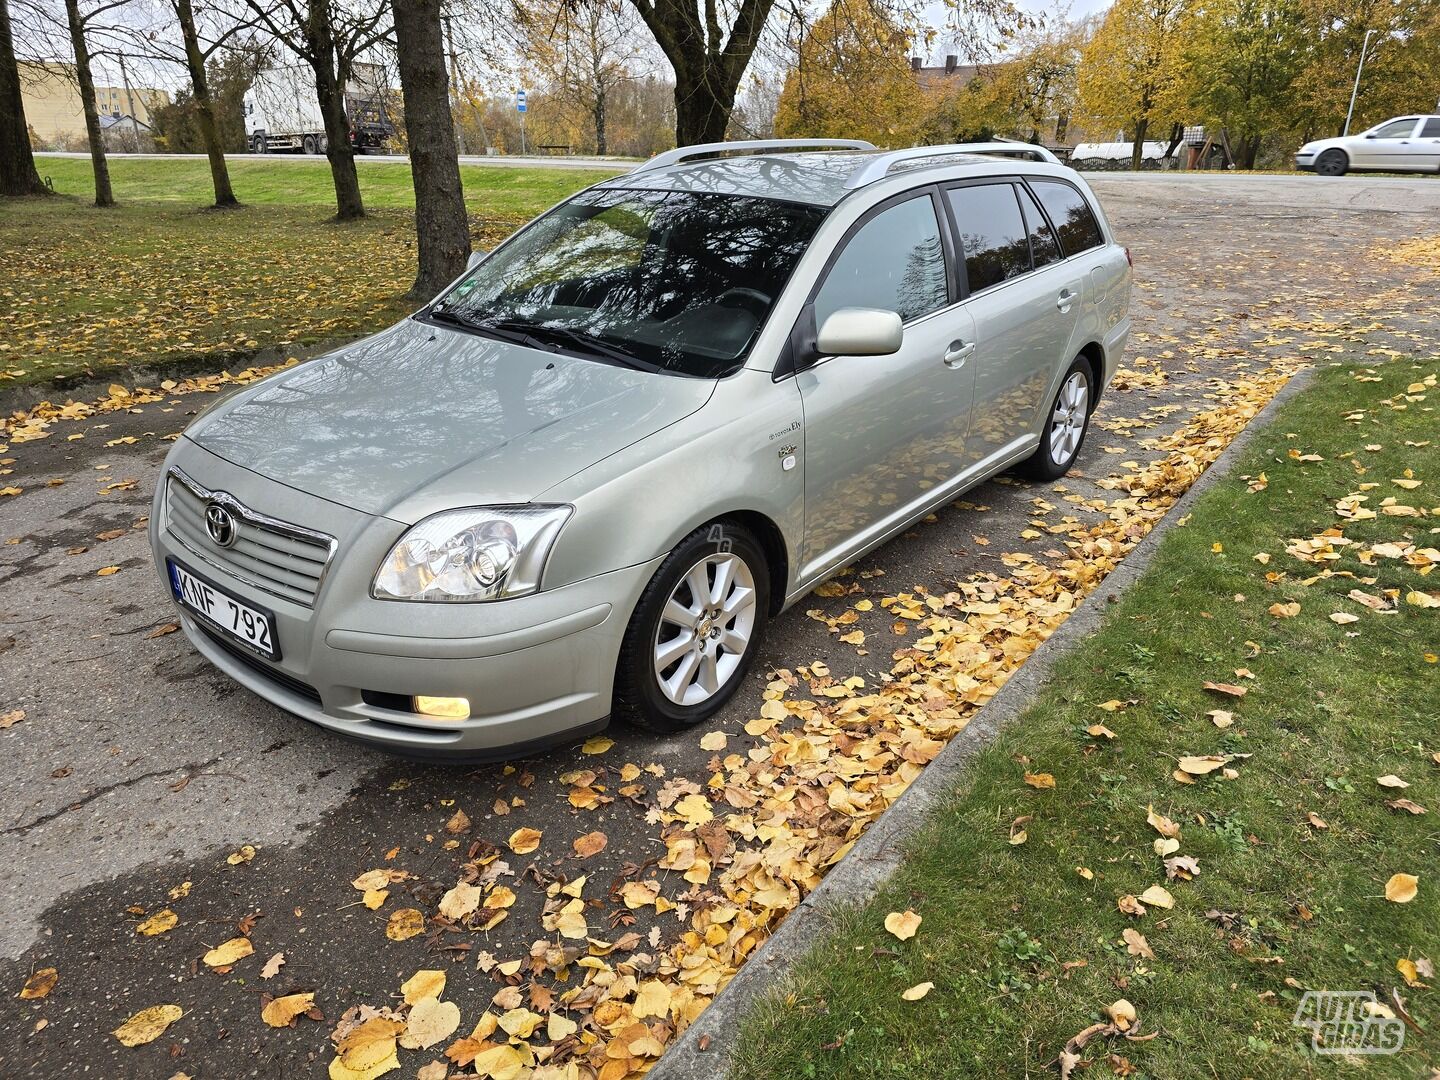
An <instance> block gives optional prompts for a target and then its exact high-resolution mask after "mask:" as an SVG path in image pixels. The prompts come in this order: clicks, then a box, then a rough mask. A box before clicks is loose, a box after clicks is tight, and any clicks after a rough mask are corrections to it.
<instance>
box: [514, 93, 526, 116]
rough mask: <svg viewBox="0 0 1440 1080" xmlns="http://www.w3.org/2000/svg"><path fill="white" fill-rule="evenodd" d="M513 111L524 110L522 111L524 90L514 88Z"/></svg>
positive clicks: (523, 107)
mask: <svg viewBox="0 0 1440 1080" xmlns="http://www.w3.org/2000/svg"><path fill="white" fill-rule="evenodd" d="M515 111H516V112H524V111H525V91H524V90H516V91H515Z"/></svg>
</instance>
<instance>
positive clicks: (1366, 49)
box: [1340, 30, 1376, 138]
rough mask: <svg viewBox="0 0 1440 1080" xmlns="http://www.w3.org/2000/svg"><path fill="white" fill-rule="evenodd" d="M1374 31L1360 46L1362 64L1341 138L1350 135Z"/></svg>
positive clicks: (1367, 33)
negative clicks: (1351, 121)
mask: <svg viewBox="0 0 1440 1080" xmlns="http://www.w3.org/2000/svg"><path fill="white" fill-rule="evenodd" d="M1375 32H1376V31H1374V30H1366V31H1365V41H1364V42H1363V43H1362V44H1361V46H1360V63H1359V64H1357V65H1356V66H1355V89H1353V90H1351V91H1350V109H1349V111H1348V112H1346V113H1345V130H1344V131H1342V132H1341V133H1340V136H1341V138H1344V137H1345V136H1346V135H1349V134H1350V118H1351V117H1352V116H1354V115H1355V98H1356V97H1357V96H1358V95H1359V93H1360V73H1361V72H1362V71H1364V70H1365V54H1366V53H1367V52H1369V51H1370V35H1371V34H1374V33H1375Z"/></svg>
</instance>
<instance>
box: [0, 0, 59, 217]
mask: <svg viewBox="0 0 1440 1080" xmlns="http://www.w3.org/2000/svg"><path fill="white" fill-rule="evenodd" d="M48 190H49V189H48V188H46V187H45V185H44V184H43V183H42V182H41V180H40V174H39V172H37V171H36V169H35V155H34V154H33V153H32V152H31V150H30V131H29V126H28V125H27V124H26V122H25V102H24V100H23V98H22V97H21V94H20V65H19V64H18V63H16V61H15V39H14V35H13V34H12V33H11V30H10V4H9V0H0V195H43V194H45V193H46V192H47V191H48Z"/></svg>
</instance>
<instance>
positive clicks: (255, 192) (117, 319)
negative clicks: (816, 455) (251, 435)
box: [0, 158, 607, 389]
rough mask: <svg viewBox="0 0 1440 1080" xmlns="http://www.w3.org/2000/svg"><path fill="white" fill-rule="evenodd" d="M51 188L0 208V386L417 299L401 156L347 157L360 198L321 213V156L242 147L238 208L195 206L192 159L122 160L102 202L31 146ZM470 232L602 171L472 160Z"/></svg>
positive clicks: (227, 357)
mask: <svg viewBox="0 0 1440 1080" xmlns="http://www.w3.org/2000/svg"><path fill="white" fill-rule="evenodd" d="M42 163H43V167H44V172H45V173H46V175H49V176H50V177H51V178H52V180H54V182H55V185H56V188H57V190H59V191H60V192H62V193H68V194H67V195H66V196H65V197H61V198H52V199H23V200H22V199H12V200H7V201H6V203H5V207H4V211H5V212H4V215H3V217H0V259H3V260H4V265H5V268H6V272H5V274H4V275H3V277H0V306H3V307H4V308H5V309H6V311H7V315H8V317H7V319H6V320H5V321H4V323H3V324H0V389H3V388H4V387H6V386H14V385H25V384H35V383H57V382H58V383H60V384H61V385H63V384H64V382H65V381H66V380H74V379H82V378H89V377H95V376H109V377H114V378H121V379H123V378H125V375H124V374H123V373H124V370H125V369H126V368H128V367H131V366H133V365H154V364H172V363H183V362H185V361H193V362H194V364H195V366H208V367H210V368H214V367H217V366H219V365H221V364H228V363H232V362H235V361H237V360H240V359H243V358H245V357H248V356H251V355H253V354H254V353H255V352H257V351H258V350H260V349H264V348H267V347H271V346H277V345H281V346H288V345H291V344H302V345H303V344H312V343H315V342H320V341H329V340H334V339H339V338H347V337H355V336H358V335H361V334H365V333H370V332H372V331H375V330H378V329H380V328H382V327H384V326H387V325H389V324H390V323H392V322H394V321H395V320H396V319H398V318H400V317H401V316H402V315H404V314H405V313H406V312H408V311H410V310H411V309H413V307H414V305H413V304H411V303H409V302H408V301H405V300H404V299H403V298H402V293H403V292H404V291H405V290H406V289H407V288H409V285H410V282H411V281H412V280H413V278H414V274H415V236H414V229H413V211H412V209H411V207H412V205H413V198H412V195H411V188H410V169H409V167H408V166H406V165H399V164H382V163H374V164H372V165H367V166H365V167H363V168H361V170H360V177H361V186H362V189H363V190H364V193H365V198H366V201H367V204H368V206H369V207H370V213H369V216H368V217H367V218H366V219H365V220H363V221H358V222H351V223H346V224H343V225H341V224H336V223H334V222H332V221H330V220H328V215H329V213H330V212H331V207H332V205H333V203H332V199H333V195H332V189H331V188H330V172H329V170H328V169H327V168H325V167H324V162H323V161H321V160H316V161H313V162H292V161H274V162H266V161H237V162H234V163H232V175H233V179H234V183H235V187H236V190H237V192H238V193H239V195H240V198H241V199H242V200H243V201H244V202H245V204H246V205H245V206H244V207H243V208H241V209H239V210H233V211H224V212H217V211H214V210H204V209H201V207H202V206H203V204H204V202H205V200H206V198H207V197H208V195H209V172H208V171H207V167H206V165H205V162H204V161H203V160H201V161H188V160H187V161H172V160H158V161H147V160H143V159H117V160H116V161H114V162H112V163H111V170H112V177H113V179H114V182H115V190H116V196H117V198H118V199H119V200H120V205H119V206H117V207H115V208H113V209H108V210H97V209H96V208H95V207H93V206H91V205H89V204H88V202H86V201H84V199H86V198H88V197H89V193H90V191H91V190H92V189H91V186H90V174H89V162H88V161H82V160H75V159H57V158H47V159H43V162H42ZM463 171H464V173H465V185H466V187H465V193H466V200H467V204H468V205H469V207H470V210H471V223H470V224H471V233H472V235H473V236H474V238H475V242H476V243H477V244H479V245H480V246H482V247H492V246H494V245H495V244H496V243H498V242H499V241H500V240H502V239H504V237H505V236H507V235H508V234H509V233H510V232H511V231H513V230H514V229H515V228H516V227H517V226H519V225H520V224H522V223H524V222H525V221H526V220H527V219H529V218H530V217H532V216H534V215H535V214H538V213H540V212H541V211H542V210H544V209H545V208H547V207H548V206H550V205H552V204H553V203H555V202H557V201H559V200H560V199H562V198H564V197H566V196H567V195H569V194H571V193H572V192H574V191H576V190H577V189H579V188H581V187H584V186H586V185H587V184H591V183H594V182H595V181H597V180H599V179H602V178H603V177H604V176H605V175H607V174H604V173H592V172H588V171H584V172H582V171H578V170H563V169H510V168H484V167H471V168H468V169H465V170H463Z"/></svg>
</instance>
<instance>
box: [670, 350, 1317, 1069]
mask: <svg viewBox="0 0 1440 1080" xmlns="http://www.w3.org/2000/svg"><path fill="white" fill-rule="evenodd" d="M1313 370H1314V369H1306V370H1305V371H1302V372H1300V373H1298V374H1297V375H1295V376H1294V377H1293V378H1291V380H1290V381H1289V382H1288V383H1286V384H1285V385H1284V386H1283V387H1281V388H1280V391H1279V392H1278V393H1277V394H1276V395H1275V396H1274V397H1273V398H1271V399H1270V401H1269V402H1268V403H1267V404H1266V405H1265V407H1264V408H1263V409H1261V410H1260V412H1259V413H1257V414H1256V415H1255V418H1254V419H1253V420H1251V421H1250V423H1249V424H1247V425H1246V426H1245V428H1244V430H1242V431H1241V432H1240V433H1239V434H1238V435H1236V437H1235V438H1234V440H1233V441H1232V442H1231V443H1230V445H1229V446H1227V447H1226V448H1225V449H1224V450H1223V451H1222V452H1221V454H1220V456H1219V457H1218V458H1216V459H1215V461H1214V463H1213V464H1211V466H1210V468H1208V469H1206V470H1205V472H1204V474H1203V475H1202V476H1201V477H1200V478H1199V479H1198V480H1196V481H1195V483H1194V484H1193V485H1191V487H1190V490H1189V491H1187V492H1185V494H1184V495H1182V496H1181V497H1180V499H1179V500H1178V501H1177V502H1176V503H1175V505H1174V506H1172V507H1171V508H1170V510H1169V512H1168V513H1166V515H1165V516H1164V517H1163V518H1162V519H1161V520H1160V521H1159V522H1157V523H1156V525H1155V527H1154V528H1153V529H1152V530H1151V531H1150V533H1149V535H1148V536H1146V537H1145V538H1144V539H1143V540H1141V541H1140V543H1139V544H1137V545H1136V546H1135V548H1134V550H1133V551H1131V552H1130V554H1129V555H1127V556H1125V558H1124V559H1123V560H1122V561H1121V563H1120V565H1119V566H1118V567H1116V568H1115V569H1114V570H1113V571H1112V572H1111V573H1110V576H1109V577H1107V578H1106V579H1105V580H1104V582H1103V583H1102V584H1101V585H1100V587H1099V588H1097V589H1096V590H1095V591H1094V592H1093V593H1091V594H1090V596H1089V597H1087V598H1086V599H1085V602H1084V603H1082V604H1081V605H1080V607H1079V608H1077V609H1076V611H1075V613H1074V614H1073V615H1071V616H1070V618H1068V619H1066V620H1065V622H1064V623H1062V624H1061V625H1060V628H1059V629H1058V630H1056V631H1055V633H1053V634H1052V635H1051V636H1050V638H1049V639H1048V640H1047V641H1045V642H1044V644H1042V645H1041V646H1040V647H1039V648H1038V649H1036V650H1035V652H1034V653H1033V654H1032V655H1031V657H1030V658H1029V659H1028V660H1026V661H1025V663H1024V664H1022V665H1021V666H1020V668H1019V669H1018V670H1017V671H1016V672H1015V674H1014V675H1012V676H1011V677H1010V680H1009V681H1008V682H1006V684H1005V685H1004V686H1003V687H1001V689H1000V691H999V693H997V694H996V695H995V696H994V697H993V698H991V699H990V701H989V702H987V703H986V704H985V706H984V707H983V708H981V709H980V711H979V712H977V713H976V714H975V716H974V718H973V719H971V721H970V723H969V725H968V726H967V727H966V728H965V730H964V731H962V732H961V733H960V734H959V735H957V736H955V738H953V739H951V740H950V742H949V743H948V744H947V745H946V746H945V749H944V750H942V751H941V752H940V754H939V755H938V756H937V757H936V758H935V760H934V761H932V762H931V763H930V764H929V765H927V766H926V767H925V770H924V771H923V772H922V773H921V774H920V776H919V777H918V778H917V779H916V780H915V782H914V783H913V784H911V785H910V787H909V788H908V789H906V791H905V793H904V794H903V795H902V796H901V797H900V798H899V799H897V800H896V801H895V803H894V805H893V806H891V807H890V808H889V809H888V810H886V811H885V813H884V814H882V815H881V816H880V818H879V819H878V820H877V821H876V822H875V823H874V824H873V825H871V826H870V828H869V829H867V830H866V832H865V834H864V835H863V836H862V837H861V838H860V839H859V840H858V841H857V842H856V844H855V846H854V848H852V849H851V851H850V854H849V855H847V856H846V857H845V858H844V859H842V860H841V861H840V863H839V864H838V865H837V866H836V867H835V869H834V870H832V871H831V872H830V873H829V874H828V875H827V876H826V877H825V879H824V880H823V881H822V882H821V883H820V884H819V885H818V886H817V887H816V888H815V890H814V891H813V892H812V893H810V895H809V896H807V897H806V898H805V899H804V900H803V901H801V903H800V906H799V907H797V908H796V909H795V910H794V911H792V912H791V913H790V915H789V916H788V917H787V918H786V920H785V921H784V923H782V924H781V926H780V929H779V930H777V931H776V932H775V933H774V934H773V935H772V936H771V937H770V939H769V940H768V941H766V942H765V944H764V945H762V946H761V947H760V949H759V950H758V951H757V952H756V953H755V955H754V956H752V957H751V958H750V959H749V960H748V961H747V962H746V964H745V966H744V967H742V968H741V969H740V971H739V972H738V973H737V974H736V975H735V977H734V978H733V979H731V980H730V982H729V984H728V985H727V986H726V987H725V989H724V990H722V991H721V992H720V993H719V995H717V996H716V998H715V1000H714V1001H713V1002H711V1003H710V1006H709V1007H708V1008H707V1009H706V1010H705V1011H704V1012H703V1013H702V1014H701V1015H700V1018H699V1019H698V1020H697V1021H695V1023H693V1024H691V1025H690V1027H689V1028H688V1029H686V1031H685V1034H684V1035H682V1036H681V1037H680V1038H679V1039H678V1040H677V1041H676V1042H675V1044H674V1045H673V1046H671V1048H670V1049H669V1050H668V1051H666V1053H665V1056H664V1057H662V1058H661V1059H660V1061H659V1062H658V1063H657V1064H656V1066H655V1067H654V1068H653V1069H651V1070H650V1072H649V1074H648V1075H649V1077H650V1080H702V1078H714V1080H722V1078H723V1077H724V1076H725V1075H726V1072H727V1069H728V1065H729V1061H730V1053H731V1050H732V1049H733V1047H734V1045H735V1041H736V1039H737V1036H738V1034H739V1030H740V1023H741V1021H742V1020H743V1019H744V1017H745V1015H746V1014H747V1013H748V1012H749V1011H750V1009H751V1008H752V1007H753V1006H754V1005H755V1004H756V1003H757V1002H758V1001H759V1000H760V999H761V998H762V997H764V996H765V995H767V994H769V993H770V992H772V991H774V990H776V989H777V988H779V987H780V986H781V985H782V984H783V982H784V980H785V979H786V977H787V976H788V974H789V969H790V967H791V965H792V964H793V963H794V962H795V961H796V960H798V959H799V958H800V957H802V956H803V955H804V954H805V953H806V952H807V951H808V950H809V949H810V947H811V946H812V945H814V944H815V943H816V942H818V941H819V940H820V939H821V938H823V937H824V936H825V934H826V932H827V931H828V929H829V926H830V921H831V913H832V911H833V910H835V909H837V908H840V907H844V906H847V905H852V904H857V903H861V902H863V901H865V900H868V899H869V898H870V897H871V896H872V895H874V893H875V890H876V889H878V888H879V887H880V886H881V885H882V884H883V883H884V882H885V881H886V880H887V879H888V878H889V877H890V876H891V875H892V874H893V873H894V872H895V870H896V869H897V868H898V867H899V865H900V862H901V851H902V849H903V847H904V844H905V841H906V840H907V839H908V838H909V836H910V835H911V834H913V833H914V832H916V831H917V830H918V829H919V828H920V827H921V826H922V825H924V824H925V822H926V821H927V820H928V818H929V816H930V814H931V812H932V811H933V810H934V809H935V808H936V807H937V806H938V805H940V803H942V802H943V801H944V800H945V799H946V798H947V797H948V796H949V795H950V793H951V792H952V791H954V789H955V787H956V784H957V781H958V780H959V777H960V775H961V774H962V773H963V771H964V769H965V766H966V765H967V764H968V763H969V761H970V758H971V757H973V756H974V755H975V754H976V753H977V752H978V751H979V750H980V749H981V748H983V747H984V746H986V745H987V744H988V743H989V742H990V741H991V740H992V739H994V738H995V736H996V735H997V734H998V733H999V732H1000V731H1001V730H1002V729H1003V728H1005V727H1006V726H1008V725H1009V724H1010V723H1012V722H1013V721H1014V720H1016V719H1017V718H1018V717H1019V716H1020V715H1021V714H1022V713H1024V712H1025V710H1026V709H1028V708H1029V707H1030V705H1031V703H1032V702H1033V701H1034V700H1035V698H1036V696H1037V695H1038V694H1039V692H1040V691H1041V689H1043V688H1044V686H1045V684H1046V683H1047V682H1048V681H1049V676H1050V673H1051V671H1052V670H1054V667H1055V664H1056V663H1057V662H1058V661H1059V660H1060V659H1061V658H1062V657H1064V656H1065V655H1066V654H1067V653H1069V652H1070V650H1071V649H1073V648H1074V647H1075V646H1076V645H1078V644H1079V643H1080V642H1081V641H1082V640H1083V639H1084V638H1086V637H1088V636H1089V635H1090V634H1091V633H1093V632H1094V631H1095V629H1096V628H1097V627H1098V626H1099V625H1100V622H1101V620H1102V619H1103V618H1104V615H1105V609H1106V607H1107V606H1108V605H1109V604H1110V603H1111V602H1112V601H1114V600H1115V599H1116V598H1117V597H1119V596H1120V595H1121V594H1122V593H1124V592H1125V591H1126V590H1127V589H1128V588H1130V586H1131V585H1133V584H1134V583H1135V582H1136V581H1137V580H1138V579H1139V577H1140V576H1141V574H1143V573H1144V572H1145V569H1146V568H1147V567H1148V566H1149V565H1150V563H1151V562H1152V561H1153V559H1154V558H1155V552H1156V550H1157V549H1158V548H1159V546H1160V542H1161V540H1163V539H1164V537H1165V535H1166V534H1167V533H1169V531H1170V530H1171V529H1172V528H1174V527H1175V523H1176V522H1177V521H1179V520H1180V518H1182V517H1184V516H1185V514H1187V513H1188V512H1189V510H1190V507H1191V506H1192V505H1193V504H1194V502H1195V500H1196V499H1198V498H1200V496H1201V495H1203V494H1204V493H1205V492H1206V491H1207V490H1208V489H1209V488H1210V487H1211V485H1212V484H1214V483H1215V482H1216V481H1217V480H1218V479H1219V478H1220V477H1222V476H1224V475H1225V474H1226V473H1227V472H1228V471H1229V469H1230V467H1231V465H1232V464H1233V463H1234V461H1235V459H1236V458H1237V457H1238V456H1239V455H1240V453H1241V452H1242V451H1243V450H1244V449H1245V447H1246V446H1248V445H1249V444H1250V442H1251V440H1252V439H1254V438H1255V436H1256V435H1257V433H1258V432H1259V431H1260V430H1261V429H1262V428H1264V427H1266V426H1267V425H1268V424H1269V422H1270V420H1271V419H1272V418H1273V417H1274V415H1275V413H1276V411H1278V410H1279V408H1280V407H1281V406H1282V405H1284V403H1285V402H1287V401H1289V400H1290V399H1291V398H1292V397H1294V396H1295V395H1296V394H1297V393H1299V392H1300V391H1301V390H1302V389H1303V388H1304V387H1305V386H1306V385H1308V384H1309V382H1310V380H1311V378H1312V373H1313ZM702 1038H703V1039H705V1040H706V1042H707V1045H706V1049H704V1050H702V1049H701V1048H700V1040H701V1039H702Z"/></svg>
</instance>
